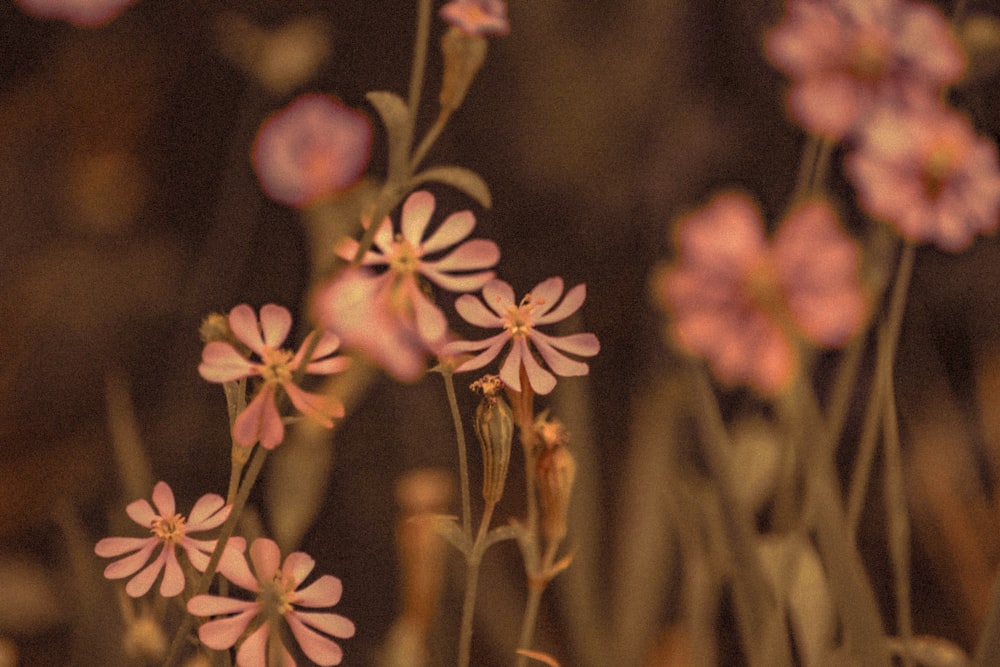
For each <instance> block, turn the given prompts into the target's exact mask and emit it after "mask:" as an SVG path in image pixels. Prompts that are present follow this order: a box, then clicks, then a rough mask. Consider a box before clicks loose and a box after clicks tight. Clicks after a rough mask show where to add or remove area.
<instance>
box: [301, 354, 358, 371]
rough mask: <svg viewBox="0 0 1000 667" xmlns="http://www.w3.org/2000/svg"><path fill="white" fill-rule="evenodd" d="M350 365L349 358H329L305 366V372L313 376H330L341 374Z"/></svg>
mask: <svg viewBox="0 0 1000 667" xmlns="http://www.w3.org/2000/svg"><path fill="white" fill-rule="evenodd" d="M350 365H351V358H350V357H330V358H329V359H323V360H322V361H314V362H312V363H311V364H309V365H308V366H306V372H308V373H312V374H313V375H332V374H334V373H341V372H343V371H345V370H346V369H348V368H349V367H350Z"/></svg>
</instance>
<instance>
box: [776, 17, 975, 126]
mask: <svg viewBox="0 0 1000 667" xmlns="http://www.w3.org/2000/svg"><path fill="white" fill-rule="evenodd" d="M765 49H766V52H767V55H768V57H769V58H770V60H771V62H772V63H774V65H775V66H776V67H777V68H778V69H780V70H782V71H783V72H785V73H786V74H787V75H788V76H789V77H790V78H791V79H792V86H791V90H790V91H789V95H788V105H789V111H790V113H791V115H792V116H793V117H794V118H795V119H796V120H797V121H798V122H799V123H801V124H802V126H803V127H804V128H805V129H806V130H808V131H810V132H814V133H817V134H822V135H826V136H829V137H832V138H836V139H839V138H843V137H844V136H845V135H846V134H847V133H848V132H850V131H851V130H852V129H854V128H855V127H856V126H857V124H858V121H859V120H860V118H861V117H862V116H863V115H864V114H866V113H868V112H869V111H871V109H872V108H873V107H874V106H877V105H878V104H880V103H892V104H898V103H900V102H904V103H908V102H909V100H911V99H914V98H916V99H923V98H928V97H935V96H936V95H938V94H939V92H940V91H941V89H942V87H943V86H945V85H947V84H950V83H954V82H955V81H957V80H958V78H959V77H961V75H962V73H963V72H964V70H965V58H964V56H963V54H962V50H961V48H960V46H959V44H958V42H957V40H956V39H955V37H954V36H953V35H952V34H951V33H950V32H949V30H948V22H947V21H946V20H945V18H944V16H943V15H942V14H941V13H940V12H939V11H938V10H937V9H936V8H934V7H932V6H931V5H929V4H926V3H923V2H910V1H909V0H788V3H787V11H786V15H785V17H784V19H783V20H782V21H781V23H780V24H778V25H777V26H776V27H775V28H774V29H773V30H772V31H771V32H770V33H769V34H768V36H767V39H766V41H765Z"/></svg>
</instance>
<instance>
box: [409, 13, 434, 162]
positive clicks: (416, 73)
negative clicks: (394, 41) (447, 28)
mask: <svg viewBox="0 0 1000 667" xmlns="http://www.w3.org/2000/svg"><path fill="white" fill-rule="evenodd" d="M430 34H431V0H420V1H419V3H418V4H417V36H416V39H415V40H414V44H413V69H411V70H410V94H409V98H408V99H407V100H406V104H407V107H408V109H409V112H410V115H409V123H408V126H407V129H408V133H409V140H408V142H407V152H409V148H410V146H411V145H412V141H413V133H414V129H415V128H416V124H417V112H418V110H419V109H420V95H421V91H422V90H423V87H424V71H425V70H426V68H427V42H428V41H429V40H430ZM404 154H405V153H404Z"/></svg>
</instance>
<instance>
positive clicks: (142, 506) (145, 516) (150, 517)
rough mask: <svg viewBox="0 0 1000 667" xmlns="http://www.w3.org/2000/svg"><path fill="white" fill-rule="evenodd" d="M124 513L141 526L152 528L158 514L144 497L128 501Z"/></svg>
mask: <svg viewBox="0 0 1000 667" xmlns="http://www.w3.org/2000/svg"><path fill="white" fill-rule="evenodd" d="M125 513H126V514H128V515H129V516H130V517H131V518H132V520H133V521H135V522H136V523H137V524H139V525H140V526H142V527H143V528H152V527H153V521H154V520H155V519H157V518H158V516H159V515H158V514H157V513H156V512H155V511H153V508H152V506H151V505H150V504H149V501H148V500H146V499H145V498H140V499H139V500H134V501H132V502H130V503H129V504H128V505H126V506H125Z"/></svg>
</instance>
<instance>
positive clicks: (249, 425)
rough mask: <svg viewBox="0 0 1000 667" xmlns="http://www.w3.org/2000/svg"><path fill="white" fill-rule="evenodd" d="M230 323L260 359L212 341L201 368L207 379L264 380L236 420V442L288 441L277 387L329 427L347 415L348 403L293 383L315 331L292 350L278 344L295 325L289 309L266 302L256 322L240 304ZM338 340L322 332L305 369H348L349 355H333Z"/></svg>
mask: <svg viewBox="0 0 1000 667" xmlns="http://www.w3.org/2000/svg"><path fill="white" fill-rule="evenodd" d="M229 327H230V329H231V330H232V332H233V334H234V335H235V336H236V338H237V339H239V340H240V342H242V343H243V344H244V345H246V346H247V347H248V348H250V350H251V351H252V352H253V353H254V354H256V355H257V356H258V357H259V358H260V362H255V361H251V360H249V359H247V358H246V357H244V356H243V355H242V354H240V353H239V352H237V351H236V349H235V348H234V347H233V346H232V345H231V344H229V343H227V342H223V341H213V342H211V343H208V344H207V345H205V349H204V350H203V351H202V355H201V365H200V366H198V372H199V373H200V374H201V376H202V377H203V378H205V379H206V380H208V381H209V382H231V381H234V380H239V379H241V378H247V377H259V378H261V379H262V381H263V382H262V384H261V386H260V389H259V390H258V391H257V394H256V395H255V396H254V397H253V400H251V401H250V404H249V405H247V407H246V409H245V410H244V411H243V412H241V413H240V414H239V416H238V417H237V418H236V421H235V422H234V423H233V439H234V440H235V441H236V442H237V443H239V444H240V445H243V446H244V447H250V446H252V445H253V444H254V443H255V442H257V441H258V440H259V441H260V444H261V446H263V447H265V448H266V449H273V448H274V447H276V446H277V445H278V444H280V443H281V441H282V440H284V438H285V427H284V425H283V424H282V422H281V415H279V414H278V406H277V402H276V399H277V392H278V388H279V387H280V388H281V389H282V390H283V391H284V392H285V393H286V394H288V398H289V399H291V401H292V405H294V406H295V407H296V408H297V409H298V410H299V411H300V412H302V413H303V414H305V415H306V416H308V417H311V418H313V419H314V420H316V421H317V422H319V423H320V424H322V425H324V426H326V427H327V428H330V427H331V426H333V421H332V419H331V418H333V417H343V416H344V406H343V405H341V404H340V402H339V401H336V400H334V399H332V398H330V397H327V396H320V395H318V394H312V393H309V392H307V391H304V390H303V389H302V388H300V387H299V386H298V385H296V384H295V382H293V381H292V378H293V376H294V375H295V372H296V371H298V370H299V368H300V367H301V366H302V364H303V363H304V361H305V360H304V359H303V357H304V356H305V354H306V350H307V349H308V348H309V346H310V344H311V342H312V338H313V336H314V335H315V333H310V334H309V336H307V337H306V339H305V340H304V341H303V342H302V345H301V346H300V347H299V350H298V352H296V353H294V354H293V353H292V352H291V350H286V349H284V348H282V347H280V346H281V344H282V343H283V342H284V341H285V338H286V337H287V336H288V332H289V331H290V330H291V327H292V316H291V314H290V313H289V312H288V310H287V309H285V308H282V307H281V306H276V305H274V304H267V305H266V306H264V307H262V308H261V309H260V322H259V323H258V321H257V316H256V315H255V314H254V312H253V309H252V308H251V307H250V306H248V305H246V304H242V305H239V306H236V307H235V308H233V309H232V310H231V311H230V312H229ZM262 333H263V337H262V336H261V334H262ZM339 344H340V341H339V339H338V338H337V337H336V336H334V335H333V334H331V333H329V332H324V333H323V336H322V338H320V340H319V343H318V344H317V345H316V349H315V350H314V351H313V355H312V358H311V359H310V360H309V362H308V364H307V365H306V372H307V373H313V374H316V375H329V374H331V373H339V372H340V371H342V370H344V369H345V368H347V366H348V364H349V363H350V360H349V359H347V358H346V357H331V356H330V355H332V354H333V353H334V351H336V349H337V347H338V345H339Z"/></svg>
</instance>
